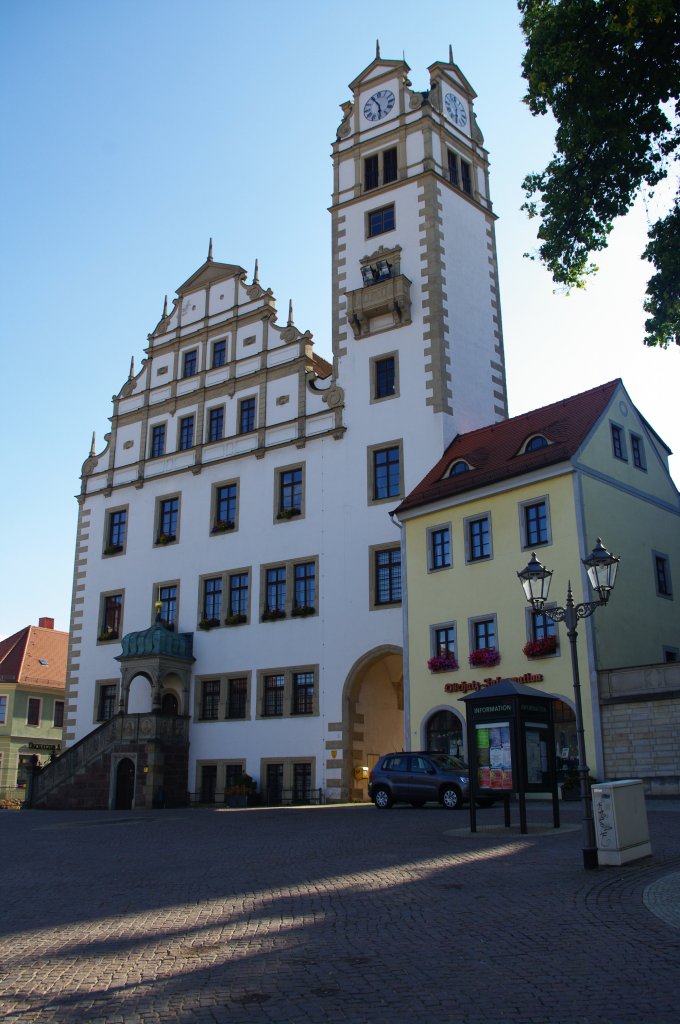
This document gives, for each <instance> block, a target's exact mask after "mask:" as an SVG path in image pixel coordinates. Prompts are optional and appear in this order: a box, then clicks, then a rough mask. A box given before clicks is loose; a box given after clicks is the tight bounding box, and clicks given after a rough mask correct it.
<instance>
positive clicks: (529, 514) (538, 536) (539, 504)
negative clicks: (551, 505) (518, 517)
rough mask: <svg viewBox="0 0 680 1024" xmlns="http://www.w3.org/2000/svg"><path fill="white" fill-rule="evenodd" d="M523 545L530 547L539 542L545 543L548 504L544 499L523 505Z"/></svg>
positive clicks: (546, 537) (546, 539) (546, 538)
mask: <svg viewBox="0 0 680 1024" xmlns="http://www.w3.org/2000/svg"><path fill="white" fill-rule="evenodd" d="M523 508H524V546H525V547H528V548H531V547H536V546H537V545H539V544H547V543H548V540H549V537H548V506H547V504H546V502H545V501H536V502H534V503H533V504H531V505H524V506H523Z"/></svg>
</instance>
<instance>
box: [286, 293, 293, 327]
mask: <svg viewBox="0 0 680 1024" xmlns="http://www.w3.org/2000/svg"><path fill="white" fill-rule="evenodd" d="M293 326H294V324H293V300H292V299H289V300H288V323H287V324H286V327H293Z"/></svg>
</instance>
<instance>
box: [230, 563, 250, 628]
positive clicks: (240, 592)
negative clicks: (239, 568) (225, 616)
mask: <svg viewBox="0 0 680 1024" xmlns="http://www.w3.org/2000/svg"><path fill="white" fill-rule="evenodd" d="M248 582H249V581H248V573H247V572H235V573H232V574H231V575H230V577H229V615H231V616H235V615H237V616H239V617H241V616H242V617H243V618H244V619H245V618H246V616H247V615H248Z"/></svg>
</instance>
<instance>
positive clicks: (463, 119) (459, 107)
mask: <svg viewBox="0 0 680 1024" xmlns="http://www.w3.org/2000/svg"><path fill="white" fill-rule="evenodd" d="M444 106H445V107H446V113H447V114H448V115H449V117H450V118H451V120H452V121H453V123H454V124H457V125H458V127H459V128H464V127H465V125H466V124H467V111H466V110H465V105H464V103H463V102H462V101H461V100H459V99H458V97H457V96H454V94H453V93H452V92H447V94H446V96H445V97H444Z"/></svg>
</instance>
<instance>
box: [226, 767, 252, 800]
mask: <svg viewBox="0 0 680 1024" xmlns="http://www.w3.org/2000/svg"><path fill="white" fill-rule="evenodd" d="M256 789H257V785H256V783H255V780H254V779H253V778H252V776H250V775H248V773H247V772H242V773H241V775H237V777H236V778H235V779H234V781H233V782H232V784H231V786H227V787H226V789H225V790H224V802H225V804H226V805H227V807H247V806H248V801H249V800H250V798H251V797H253V796H254V794H255V790H256Z"/></svg>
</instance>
